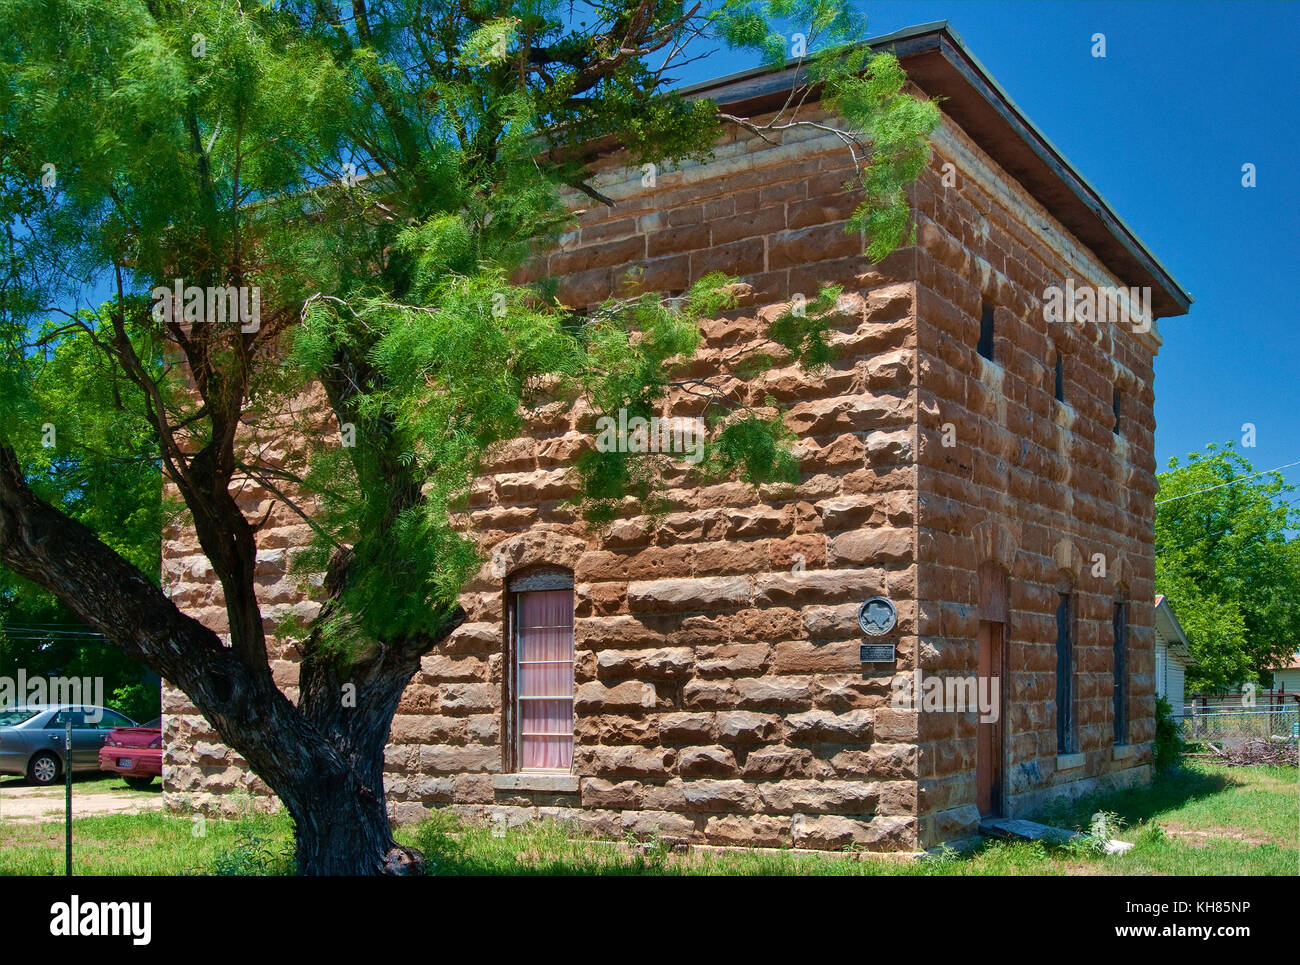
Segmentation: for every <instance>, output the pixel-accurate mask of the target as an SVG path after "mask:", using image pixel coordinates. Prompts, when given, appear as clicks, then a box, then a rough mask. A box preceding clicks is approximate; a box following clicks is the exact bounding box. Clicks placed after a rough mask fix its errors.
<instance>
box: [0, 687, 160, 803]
mask: <svg viewBox="0 0 1300 965" xmlns="http://www.w3.org/2000/svg"><path fill="white" fill-rule="evenodd" d="M69 719H71V721H72V770H73V773H76V772H77V771H97V770H99V749H100V748H101V747H102V746H103V745H104V739H105V738H106V737H108V733H109V731H111V730H112V729H113V728H114V727H134V726H135V721H133V720H131V719H130V718H129V717H126V716H125V715H123V714H119V713H118V712H117V711H115V710H109V709H108V708H107V707H95V706H92V705H90V704H86V705H84V706H82V705H71V706H69V705H63V706H41V705H31V706H26V707H15V708H14V709H12V710H0V774H25V775H26V776H27V779H28V780H30V781H31V782H32V783H34V784H53V783H54V782H55V781H57V780H58V779H59V777H60V775H62V774H63V768H64V766H65V764H66V763H67V761H66V759H65V755H66V752H65V751H64V736H65V735H64V727H65V725H66V722H67V721H68V720H69Z"/></svg>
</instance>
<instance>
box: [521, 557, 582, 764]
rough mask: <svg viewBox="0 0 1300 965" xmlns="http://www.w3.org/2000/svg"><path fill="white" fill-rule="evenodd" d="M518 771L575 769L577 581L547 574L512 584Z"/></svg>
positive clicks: (540, 574)
mask: <svg viewBox="0 0 1300 965" xmlns="http://www.w3.org/2000/svg"><path fill="white" fill-rule="evenodd" d="M511 589H512V591H513V592H512V593H511V603H512V605H511V636H512V640H511V644H512V646H511V653H512V656H513V661H512V662H513V668H512V673H511V683H512V685H513V687H512V691H513V692H512V695H511V701H510V707H511V711H512V714H511V725H512V727H511V730H512V738H513V739H512V744H513V747H512V750H513V759H512V761H511V763H513V765H514V769H516V770H520V771H568V770H569V769H570V768H571V767H572V766H573V578H572V577H571V576H569V575H568V574H566V573H560V572H555V571H543V572H538V573H533V574H530V575H528V576H525V577H523V578H521V579H517V580H512V581H511Z"/></svg>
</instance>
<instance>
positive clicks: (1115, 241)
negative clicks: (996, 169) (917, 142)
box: [679, 20, 1192, 318]
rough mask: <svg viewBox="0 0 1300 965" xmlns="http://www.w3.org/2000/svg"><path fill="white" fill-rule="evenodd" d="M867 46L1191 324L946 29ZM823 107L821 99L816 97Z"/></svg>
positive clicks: (691, 90)
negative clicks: (897, 66)
mask: <svg viewBox="0 0 1300 965" xmlns="http://www.w3.org/2000/svg"><path fill="white" fill-rule="evenodd" d="M866 43H867V44H868V45H869V46H871V47H873V48H875V49H878V50H888V51H890V52H892V53H893V54H894V55H895V56H896V57H898V59H899V62H900V63H901V64H902V66H903V68H904V70H906V71H907V76H908V79H909V80H910V81H912V82H913V83H914V84H916V85H917V87H919V88H920V89H921V90H923V91H925V93H926V94H928V95H929V96H931V97H942V98H944V101H943V105H942V106H943V111H944V113H945V114H947V115H948V116H949V117H951V118H952V120H953V121H955V122H956V123H957V124H958V125H959V126H960V127H961V128H962V129H963V130H964V131H965V132H966V135H967V136H968V137H969V138H970V139H971V140H972V141H974V142H975V143H976V144H977V145H979V147H980V148H981V149H982V150H983V151H984V152H985V153H986V154H988V155H989V157H991V158H992V159H993V160H994V161H996V162H997V163H998V164H999V165H1000V166H1001V167H1002V168H1003V169H1004V170H1005V171H1006V172H1007V173H1008V174H1010V175H1011V176H1012V177H1013V178H1015V179H1016V180H1017V181H1018V182H1019V183H1020V184H1021V185H1022V186H1023V187H1024V188H1025V190H1026V191H1028V192H1029V193H1030V195H1032V196H1033V197H1034V198H1035V199H1036V200H1037V201H1038V202H1039V203H1040V204H1042V205H1043V207H1045V208H1046V209H1047V210H1048V211H1050V212H1051V213H1052V215H1053V216H1054V217H1055V218H1056V219H1057V220H1058V221H1059V222H1060V223H1061V224H1062V225H1063V226H1064V227H1065V228H1066V229H1067V230H1069V231H1070V232H1071V233H1072V234H1073V235H1074V236H1075V237H1076V238H1078V239H1079V241H1080V242H1082V243H1083V244H1084V245H1085V246H1086V247H1087V248H1088V249H1089V250H1091V251H1092V252H1093V254H1094V255H1096V256H1097V258H1098V259H1099V260H1100V261H1101V263H1102V264H1103V265H1105V266H1106V268H1107V269H1109V270H1110V271H1111V272H1112V273H1113V274H1114V275H1115V277H1116V278H1118V279H1120V280H1121V281H1122V282H1123V283H1124V284H1125V286H1129V287H1149V288H1150V289H1151V302H1152V309H1153V312H1154V314H1155V315H1156V316H1157V317H1159V318H1164V317H1168V316H1171V315H1184V314H1186V313H1187V310H1188V308H1190V306H1191V304H1192V296H1191V295H1190V294H1188V292H1187V291H1186V290H1185V289H1184V288H1183V287H1182V286H1181V285H1180V284H1179V283H1178V281H1177V280H1176V279H1175V278H1174V277H1173V275H1172V274H1171V273H1170V271H1169V270H1168V269H1167V268H1166V267H1165V266H1164V265H1163V264H1161V262H1160V260H1159V259H1158V258H1157V257H1156V256H1155V255H1154V254H1153V253H1152V252H1151V250H1150V249H1149V248H1147V246H1146V245H1145V244H1143V243H1142V241H1141V239H1139V238H1138V236H1137V234H1136V233H1135V232H1134V231H1133V229H1132V228H1130V227H1129V226H1128V225H1127V224H1126V223H1125V222H1124V220H1123V219H1122V218H1121V217H1120V216H1119V215H1118V214H1117V213H1116V212H1115V210H1114V209H1113V208H1112V207H1111V206H1110V204H1109V203H1108V202H1107V201H1106V199H1105V198H1103V197H1102V196H1101V194H1100V192H1098V191H1097V189H1096V188H1094V187H1093V186H1092V184H1090V183H1089V182H1088V180H1087V179H1086V178H1085V177H1084V176H1083V175H1082V174H1080V173H1079V171H1078V170H1076V169H1075V167H1074V166H1073V165H1072V164H1071V163H1070V162H1069V161H1068V160H1067V159H1066V158H1065V156H1064V155H1063V154H1062V153H1061V151H1060V150H1059V149H1058V148H1057V147H1056V146H1055V145H1054V144H1052V142H1051V141H1050V140H1048V138H1047V136H1046V135H1045V134H1043V132H1042V131H1040V130H1039V129H1038V128H1037V127H1036V126H1035V125H1034V123H1033V122H1032V121H1031V120H1029V118H1028V117H1027V116H1025V114H1024V112H1023V111H1021V110H1020V108H1019V107H1017V106H1016V104H1015V102H1014V101H1012V100H1011V98H1010V96H1009V95H1008V94H1007V92H1006V91H1005V90H1003V89H1002V87H1001V86H1000V85H999V84H998V82H997V81H996V80H994V79H993V77H992V75H990V74H989V72H988V71H987V70H986V69H985V68H984V66H983V65H982V64H981V63H980V62H979V61H978V60H976V58H975V56H974V55H973V54H972V53H971V52H970V50H968V49H967V47H966V45H965V44H964V43H963V42H962V40H961V38H960V37H959V36H957V33H956V32H955V31H954V30H953V29H952V27H951V26H949V24H948V22H947V21H946V20H940V21H936V22H934V23H927V24H921V25H919V26H915V27H908V28H906V29H904V30H899V31H896V32H894V33H891V34H887V35H885V36H882V37H875V38H873V39H870V40H867V41H866ZM806 83H807V69H806V66H805V65H804V64H803V63H802V62H800V61H791V62H789V63H787V65H786V67H785V68H784V69H782V70H776V71H774V70H771V69H767V68H757V69H754V70H747V71H743V72H741V73H737V74H731V75H730V76H727V77H720V78H718V79H716V80H711V81H706V82H704V83H701V84H694V85H691V86H689V87H684V88H680V89H679V93H681V94H683V95H685V96H687V97H691V98H697V97H698V98H704V97H707V98H709V99H711V100H713V101H716V102H717V103H718V104H719V106H720V107H722V108H724V109H726V110H727V111H728V112H729V113H736V114H746V113H747V114H755V113H762V112H764V111H766V110H776V109H778V108H779V107H780V106H781V104H783V103H784V102H785V101H786V99H787V98H788V96H789V94H790V91H791V90H793V89H797V88H798V87H801V86H803V85H805V84H806ZM810 96H811V97H813V98H815V97H816V91H813V92H812V94H811V95H810Z"/></svg>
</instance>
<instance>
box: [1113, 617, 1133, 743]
mask: <svg viewBox="0 0 1300 965" xmlns="http://www.w3.org/2000/svg"><path fill="white" fill-rule="evenodd" d="M1110 626H1111V634H1112V644H1111V646H1112V651H1111V652H1112V660H1113V664H1112V667H1111V674H1112V678H1113V681H1114V688H1115V689H1114V694H1113V695H1112V697H1111V714H1112V717H1113V724H1114V732H1115V743H1116V744H1117V745H1123V744H1127V743H1128V742H1129V741H1128V725H1129V720H1128V603H1127V601H1125V600H1116V601H1115V602H1114V604H1113V606H1112V607H1111V615H1110Z"/></svg>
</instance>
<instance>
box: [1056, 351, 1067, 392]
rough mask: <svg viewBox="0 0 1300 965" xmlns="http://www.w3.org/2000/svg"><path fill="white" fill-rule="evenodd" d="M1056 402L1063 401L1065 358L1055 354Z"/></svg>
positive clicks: (1058, 353)
mask: <svg viewBox="0 0 1300 965" xmlns="http://www.w3.org/2000/svg"><path fill="white" fill-rule="evenodd" d="M1056 401H1057V402H1064V401H1065V357H1064V356H1063V355H1062V354H1061V353H1060V352H1059V351H1058V352H1057V353H1056Z"/></svg>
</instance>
